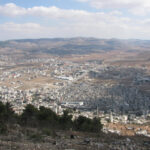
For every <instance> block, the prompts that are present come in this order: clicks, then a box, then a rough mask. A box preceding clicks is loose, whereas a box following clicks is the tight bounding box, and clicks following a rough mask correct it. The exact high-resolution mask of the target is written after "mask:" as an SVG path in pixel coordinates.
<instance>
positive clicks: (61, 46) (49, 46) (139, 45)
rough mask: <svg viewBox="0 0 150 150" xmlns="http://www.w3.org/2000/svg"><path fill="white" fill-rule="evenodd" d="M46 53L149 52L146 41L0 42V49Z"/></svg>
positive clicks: (59, 39)
mask: <svg viewBox="0 0 150 150" xmlns="http://www.w3.org/2000/svg"><path fill="white" fill-rule="evenodd" d="M4 48H5V49H7V48H9V50H10V49H12V51H13V50H14V49H15V50H19V51H26V52H29V53H46V54H52V55H60V56H63V55H72V54H89V53H97V52H105V51H114V50H121V51H129V52H132V51H141V50H142V51H149V50H150V41H148V40H120V39H96V38H53V39H23V40H9V41H1V42H0V49H4Z"/></svg>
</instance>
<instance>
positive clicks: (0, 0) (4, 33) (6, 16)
mask: <svg viewBox="0 0 150 150" xmlns="http://www.w3.org/2000/svg"><path fill="white" fill-rule="evenodd" d="M149 17H150V1H149V0H132V1H131V0H120V1H119V0H0V40H7V39H20V38H21V39H22V38H53V37H76V36H82V37H97V38H123V39H128V38H136V39H137V38H138V39H150V27H149V26H150V19H149Z"/></svg>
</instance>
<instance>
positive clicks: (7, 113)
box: [0, 102, 102, 133]
mask: <svg viewBox="0 0 150 150" xmlns="http://www.w3.org/2000/svg"><path fill="white" fill-rule="evenodd" d="M8 124H9V125H11V124H19V125H20V126H22V127H31V128H39V129H42V130H43V129H51V130H69V129H72V130H75V131H83V132H96V133H97V132H100V131H101V129H102V124H101V122H100V119H99V118H94V119H89V118H86V117H83V116H79V117H78V118H76V119H75V120H72V115H69V111H67V110H65V111H64V112H63V115H61V116H59V115H57V114H56V113H55V112H53V111H52V110H51V109H50V108H45V107H44V106H41V107H40V108H39V109H38V108H36V107H34V106H33V105H31V104H28V105H27V106H26V107H25V109H24V110H23V112H22V114H21V115H18V114H16V113H15V112H14V111H13V109H12V107H11V105H10V104H9V103H6V104H3V103H1V102H0V132H1V133H2V131H3V130H4V129H5V128H6V127H7V125H8Z"/></svg>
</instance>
